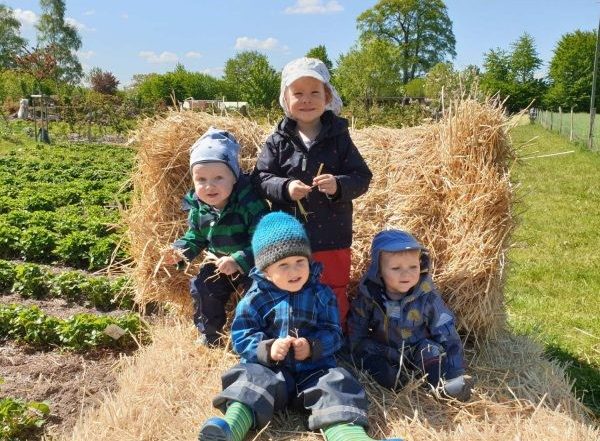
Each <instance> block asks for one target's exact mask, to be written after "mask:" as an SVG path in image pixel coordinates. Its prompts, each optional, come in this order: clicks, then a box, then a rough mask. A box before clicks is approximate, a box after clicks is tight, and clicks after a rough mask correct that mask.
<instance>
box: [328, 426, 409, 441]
mask: <svg viewBox="0 0 600 441" xmlns="http://www.w3.org/2000/svg"><path fill="white" fill-rule="evenodd" d="M325 439H326V440H327V441H375V440H374V439H373V438H371V437H370V436H369V435H367V432H365V428H364V427H362V426H357V425H355V424H349V423H340V424H336V425H334V426H331V427H328V428H327V429H325ZM380 441H403V440H402V438H386V439H385V440H380Z"/></svg>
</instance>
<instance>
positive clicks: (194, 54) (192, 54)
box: [185, 51, 202, 58]
mask: <svg viewBox="0 0 600 441" xmlns="http://www.w3.org/2000/svg"><path fill="white" fill-rule="evenodd" d="M201 56H202V54H201V53H200V52H195V51H189V52H186V54H185V57H186V58H200V57H201Z"/></svg>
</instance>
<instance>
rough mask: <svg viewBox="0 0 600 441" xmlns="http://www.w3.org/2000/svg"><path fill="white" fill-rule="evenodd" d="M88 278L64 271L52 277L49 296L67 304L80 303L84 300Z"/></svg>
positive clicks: (75, 272) (77, 273)
mask: <svg viewBox="0 0 600 441" xmlns="http://www.w3.org/2000/svg"><path fill="white" fill-rule="evenodd" d="M87 283H88V278H87V277H86V276H84V275H83V274H81V273H79V272H77V271H65V272H62V273H60V274H57V275H55V276H54V277H52V280H51V282H50V294H51V295H52V296H53V297H60V298H63V299H65V300H67V301H68V302H77V303H81V302H82V301H83V300H84V297H85V294H84V291H85V287H86V285H87Z"/></svg>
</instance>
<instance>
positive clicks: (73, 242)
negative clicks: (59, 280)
mask: <svg viewBox="0 0 600 441" xmlns="http://www.w3.org/2000/svg"><path fill="white" fill-rule="evenodd" d="M95 240H96V238H95V237H91V236H90V235H89V234H87V233H85V232H82V231H74V232H72V233H69V234H67V235H66V236H65V237H63V238H61V239H59V240H58V241H57V242H56V247H55V248H54V254H55V255H56V256H57V257H58V258H59V259H60V260H61V261H62V262H64V263H66V264H67V265H71V266H74V267H76V268H87V267H88V265H89V255H88V254H89V250H90V248H91V247H92V246H93V245H94V242H95Z"/></svg>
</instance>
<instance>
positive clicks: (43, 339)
mask: <svg viewBox="0 0 600 441" xmlns="http://www.w3.org/2000/svg"><path fill="white" fill-rule="evenodd" d="M4 308H6V306H4V305H0V309H4ZM8 308H11V309H12V310H9V313H8V314H6V315H5V317H9V321H10V329H9V331H8V337H9V338H13V339H15V340H16V341H18V342H23V343H27V344H30V345H32V346H36V347H43V346H48V345H56V344H58V343H60V338H59V335H58V332H57V327H58V323H59V322H60V320H59V319H57V318H55V317H50V316H47V315H46V314H44V313H43V312H42V311H41V310H40V308H38V307H37V306H32V307H25V306H15V305H9V306H8ZM0 327H1V326H0Z"/></svg>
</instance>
